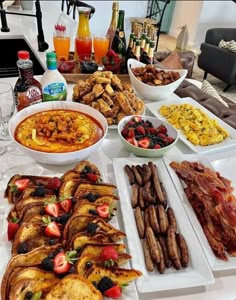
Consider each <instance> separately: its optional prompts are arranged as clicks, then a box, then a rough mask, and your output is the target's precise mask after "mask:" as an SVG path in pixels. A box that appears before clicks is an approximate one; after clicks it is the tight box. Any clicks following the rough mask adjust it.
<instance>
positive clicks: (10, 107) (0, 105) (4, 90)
mask: <svg viewBox="0 0 236 300" xmlns="http://www.w3.org/2000/svg"><path fill="white" fill-rule="evenodd" d="M14 111H15V96H14V92H13V89H12V86H11V85H10V84H9V83H6V82H0V140H10V136H9V132H8V122H9V120H10V118H11V117H12V115H13V113H14Z"/></svg>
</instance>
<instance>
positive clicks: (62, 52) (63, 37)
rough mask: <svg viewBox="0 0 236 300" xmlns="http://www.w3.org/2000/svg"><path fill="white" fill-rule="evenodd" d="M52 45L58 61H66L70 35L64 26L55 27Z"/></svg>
mask: <svg viewBox="0 0 236 300" xmlns="http://www.w3.org/2000/svg"><path fill="white" fill-rule="evenodd" d="M53 44H54V49H55V52H56V56H57V59H58V60H62V59H63V60H68V56H69V52H70V35H69V33H68V32H67V30H66V26H64V25H58V24H57V25H56V26H55V31H54V33H53Z"/></svg>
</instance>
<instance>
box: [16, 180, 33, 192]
mask: <svg viewBox="0 0 236 300" xmlns="http://www.w3.org/2000/svg"><path fill="white" fill-rule="evenodd" d="M29 183H30V180H29V179H28V178H23V179H17V180H16V181H15V182H14V184H13V186H15V187H16V188H17V191H21V192H22V191H24V190H25V189H26V188H27V186H28V185H29Z"/></svg>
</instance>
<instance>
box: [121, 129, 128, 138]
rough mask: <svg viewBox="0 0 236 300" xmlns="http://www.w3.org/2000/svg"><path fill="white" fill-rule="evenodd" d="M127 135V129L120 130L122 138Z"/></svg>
mask: <svg viewBox="0 0 236 300" xmlns="http://www.w3.org/2000/svg"><path fill="white" fill-rule="evenodd" d="M128 133H129V129H128V127H124V128H123V129H122V130H121V135H122V136H123V137H127V136H128Z"/></svg>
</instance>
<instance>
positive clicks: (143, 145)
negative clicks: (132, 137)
mask: <svg viewBox="0 0 236 300" xmlns="http://www.w3.org/2000/svg"><path fill="white" fill-rule="evenodd" d="M138 145H139V146H140V147H141V148H145V149H147V148H149V147H150V139H149V138H148V137H144V138H142V139H141V140H140V141H138Z"/></svg>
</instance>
